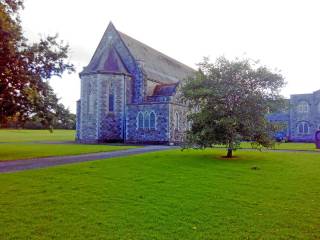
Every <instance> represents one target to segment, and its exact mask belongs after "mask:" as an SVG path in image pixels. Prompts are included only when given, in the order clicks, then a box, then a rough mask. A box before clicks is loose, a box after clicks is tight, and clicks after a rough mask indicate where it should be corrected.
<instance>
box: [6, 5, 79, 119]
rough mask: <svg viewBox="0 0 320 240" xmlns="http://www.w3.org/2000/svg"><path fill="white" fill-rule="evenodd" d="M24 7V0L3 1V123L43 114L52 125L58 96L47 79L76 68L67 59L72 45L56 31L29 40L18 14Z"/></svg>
mask: <svg viewBox="0 0 320 240" xmlns="http://www.w3.org/2000/svg"><path fill="white" fill-rule="evenodd" d="M22 8H23V1H22V0H2V1H0V39H1V41H0V124H1V123H2V124H4V123H5V122H6V121H7V120H8V119H9V118H12V117H14V118H18V119H19V121H21V122H23V121H25V120H27V119H29V118H31V117H32V116H34V115H35V114H40V115H41V114H42V118H44V119H45V122H46V123H47V125H50V124H51V122H52V121H53V118H54V117H52V115H53V114H55V113H56V112H57V109H55V108H56V107H57V106H58V99H57V97H56V96H55V94H54V93H53V91H52V89H51V88H50V86H49V84H48V82H47V80H48V79H49V78H51V77H52V76H61V75H62V74H63V73H64V72H65V71H68V72H71V71H74V67H73V65H72V64H70V63H68V62H66V61H67V58H68V52H69V46H68V45H67V44H64V43H63V42H62V41H58V36H57V35H55V36H47V37H45V38H42V39H40V41H39V42H34V43H29V42H28V39H26V38H25V37H24V36H23V33H22V28H21V22H20V18H19V10H20V9H22Z"/></svg>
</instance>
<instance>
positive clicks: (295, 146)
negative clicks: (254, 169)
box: [240, 142, 320, 151]
mask: <svg viewBox="0 0 320 240" xmlns="http://www.w3.org/2000/svg"><path fill="white" fill-rule="evenodd" d="M240 147H241V148H252V145H251V143H250V142H242V143H241V145H240ZM273 149H275V150H297V151H299V150H308V151H309V150H311V151H320V149H316V145H315V144H314V143H292V142H289V143H275V145H274V148H273Z"/></svg>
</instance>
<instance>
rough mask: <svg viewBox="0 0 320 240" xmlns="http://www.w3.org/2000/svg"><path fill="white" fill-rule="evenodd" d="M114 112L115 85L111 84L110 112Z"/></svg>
mask: <svg viewBox="0 0 320 240" xmlns="http://www.w3.org/2000/svg"><path fill="white" fill-rule="evenodd" d="M113 111H114V85H113V83H112V82H111V83H110V86H109V112H113Z"/></svg>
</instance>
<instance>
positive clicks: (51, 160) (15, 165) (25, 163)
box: [0, 145, 177, 173]
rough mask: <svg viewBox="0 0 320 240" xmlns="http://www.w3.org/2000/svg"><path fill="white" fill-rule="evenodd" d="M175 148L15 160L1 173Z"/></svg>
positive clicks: (1, 165) (3, 165) (1, 164)
mask: <svg viewBox="0 0 320 240" xmlns="http://www.w3.org/2000/svg"><path fill="white" fill-rule="evenodd" d="M174 148H177V147H174V146H161V145H159V146H146V147H143V148H134V149H127V150H120V151H114V152H101V153H90V154H82V155H76V156H56V157H46V158H35V159H28V160H15V161H5V162H0V173H10V172H18V171H23V170H28V169H35V168H45V167H50V166H56V165H63V164H69V163H78V162H87V161H93V160H99V159H108V158H114V157H122V156H129V155H134V154H140V153H148V152H157V151H163V150H168V149H174Z"/></svg>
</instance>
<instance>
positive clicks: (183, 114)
mask: <svg viewBox="0 0 320 240" xmlns="http://www.w3.org/2000/svg"><path fill="white" fill-rule="evenodd" d="M187 110H188V108H187V107H186V106H185V105H182V104H178V103H170V107H169V118H170V125H169V138H170V142H171V143H175V144H177V143H180V142H183V140H184V137H185V132H186V130H187V129H188V119H187V113H188V111H187ZM177 117H178V121H179V122H178V126H177Z"/></svg>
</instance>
